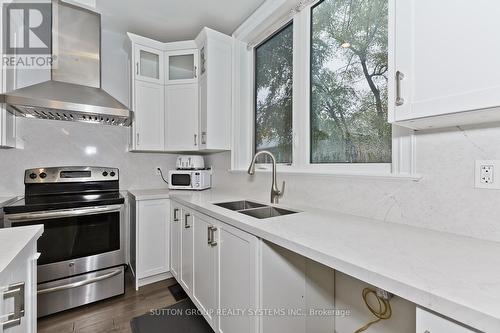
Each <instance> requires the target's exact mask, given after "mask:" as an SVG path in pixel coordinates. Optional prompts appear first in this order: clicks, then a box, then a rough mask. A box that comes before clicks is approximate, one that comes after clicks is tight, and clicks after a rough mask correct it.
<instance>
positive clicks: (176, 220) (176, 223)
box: [170, 202, 182, 279]
mask: <svg viewBox="0 0 500 333" xmlns="http://www.w3.org/2000/svg"><path fill="white" fill-rule="evenodd" d="M181 216H182V208H181V206H179V205H178V204H176V203H175V202H173V203H172V205H171V209H170V272H171V273H172V275H173V276H174V277H175V278H176V279H179V278H180V276H179V274H180V271H181V227H182V226H181Z"/></svg>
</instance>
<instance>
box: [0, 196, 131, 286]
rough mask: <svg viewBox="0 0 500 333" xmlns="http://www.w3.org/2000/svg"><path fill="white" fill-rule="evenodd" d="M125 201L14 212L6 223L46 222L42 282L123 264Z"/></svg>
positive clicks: (40, 244)
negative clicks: (75, 207)
mask: <svg viewBox="0 0 500 333" xmlns="http://www.w3.org/2000/svg"><path fill="white" fill-rule="evenodd" d="M123 214H124V210H123V205H110V206H97V207H85V208H77V209H66V210H53V211H43V212H32V213H21V214H10V215H6V216H5V223H6V227H21V226H27V225H34V224H43V225H44V232H43V234H42V236H41V237H40V238H39V240H38V251H39V252H40V253H41V256H40V258H39V259H38V282H39V283H40V282H45V281H51V280H55V279H60V278H66V277H68V276H73V275H77V274H82V273H87V272H91V271H96V270H99V269H103V268H108V267H112V266H117V265H122V264H124V263H125V256H124V239H125V235H124V226H123V221H124V219H123Z"/></svg>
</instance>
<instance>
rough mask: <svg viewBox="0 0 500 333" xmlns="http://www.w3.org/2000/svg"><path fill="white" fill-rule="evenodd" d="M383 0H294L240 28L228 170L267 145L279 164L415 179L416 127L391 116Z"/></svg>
mask: <svg viewBox="0 0 500 333" xmlns="http://www.w3.org/2000/svg"><path fill="white" fill-rule="evenodd" d="M292 3H297V6H295V7H293V10H291V11H290V10H289V8H288V7H289V5H290V4H292ZM389 7H390V6H389V0H307V1H299V0H292V1H285V2H284V4H283V5H282V6H280V7H279V9H276V8H274V7H272V6H270V8H269V9H271V8H274V9H271V10H269V11H266V10H261V11H259V12H256V13H255V14H253V15H252V16H251V18H249V19H248V20H247V21H246V22H245V23H243V25H242V26H241V27H240V28H238V31H236V32H235V33H234V37H235V40H236V44H235V49H234V50H235V59H236V66H235V73H234V74H235V80H234V92H235V94H234V104H235V106H236V108H235V111H234V117H233V122H234V128H235V130H234V131H233V149H232V154H231V168H232V169H233V170H238V171H243V170H246V169H247V167H248V165H249V163H250V162H251V159H252V155H253V154H254V153H255V152H258V151H261V150H264V149H266V150H270V151H271V152H273V153H274V154H275V156H276V157H277V160H278V162H280V163H281V164H280V165H279V166H278V169H279V170H280V171H284V172H292V173H293V172H296V173H318V174H337V175H346V174H348V175H355V176H368V177H372V176H375V177H378V176H383V177H386V176H390V177H392V174H393V175H394V176H396V178H401V179H406V178H407V177H408V178H410V179H414V178H413V176H414V175H415V174H414V172H415V163H414V156H415V140H414V134H413V131H412V130H409V129H404V128H402V127H399V126H392V125H391V124H390V123H388V115H389V114H390V112H389V111H390V110H391V108H392V107H393V106H394V104H393V103H392V102H391V103H389V96H392V95H393V94H394V91H393V90H394V86H395V85H394V84H389V82H392V83H393V80H394V77H393V74H392V70H393V68H392V67H391V66H390V65H389V64H390V63H391V62H390V61H393V59H394V58H393V57H392V55H393V54H390V52H392V51H393V49H394V47H393V45H392V44H391V43H393V42H394V40H389V38H388V37H389V36H388V34H389V31H388V30H389V16H390V15H389V10H393V11H394V10H395V8H394V6H392V7H391V8H392V9H390V8H389ZM285 12H286V14H283V13H285ZM393 14H394V13H393ZM287 22H293V24H292V23H290V24H288V25H287ZM262 41H264V42H262ZM261 162H267V163H268V162H269V160H261ZM259 168H260V169H261V170H263V171H268V170H270V168H269V165H260V166H259Z"/></svg>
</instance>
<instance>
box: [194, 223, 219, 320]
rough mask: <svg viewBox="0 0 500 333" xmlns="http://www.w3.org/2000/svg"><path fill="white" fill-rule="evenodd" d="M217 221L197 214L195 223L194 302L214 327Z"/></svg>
mask: <svg viewBox="0 0 500 333" xmlns="http://www.w3.org/2000/svg"><path fill="white" fill-rule="evenodd" d="M215 222H216V221H214V220H212V219H209V218H207V217H204V216H202V215H199V214H196V215H195V216H194V223H193V234H194V244H193V266H194V272H193V301H194V302H195V303H196V305H197V306H198V307H199V308H200V310H201V311H202V312H203V314H204V316H205V319H206V320H207V321H208V322H209V323H210V324H211V325H212V327H214V325H215V324H216V322H215V315H216V309H217V278H218V260H217V251H218V245H219V244H218V243H217V240H216V238H217V236H216V233H217V232H218V226H217V223H215Z"/></svg>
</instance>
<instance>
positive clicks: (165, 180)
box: [156, 168, 168, 184]
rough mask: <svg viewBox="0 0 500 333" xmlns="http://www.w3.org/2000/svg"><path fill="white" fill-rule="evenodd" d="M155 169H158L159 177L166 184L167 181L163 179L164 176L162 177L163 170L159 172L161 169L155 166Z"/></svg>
mask: <svg viewBox="0 0 500 333" xmlns="http://www.w3.org/2000/svg"><path fill="white" fill-rule="evenodd" d="M156 170H158V172H159V173H160V177H161V179H162V180H163V181H164V182H165V183H167V184H168V182H167V181H166V180H165V178H163V172H161V169H160V168H156Z"/></svg>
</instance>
